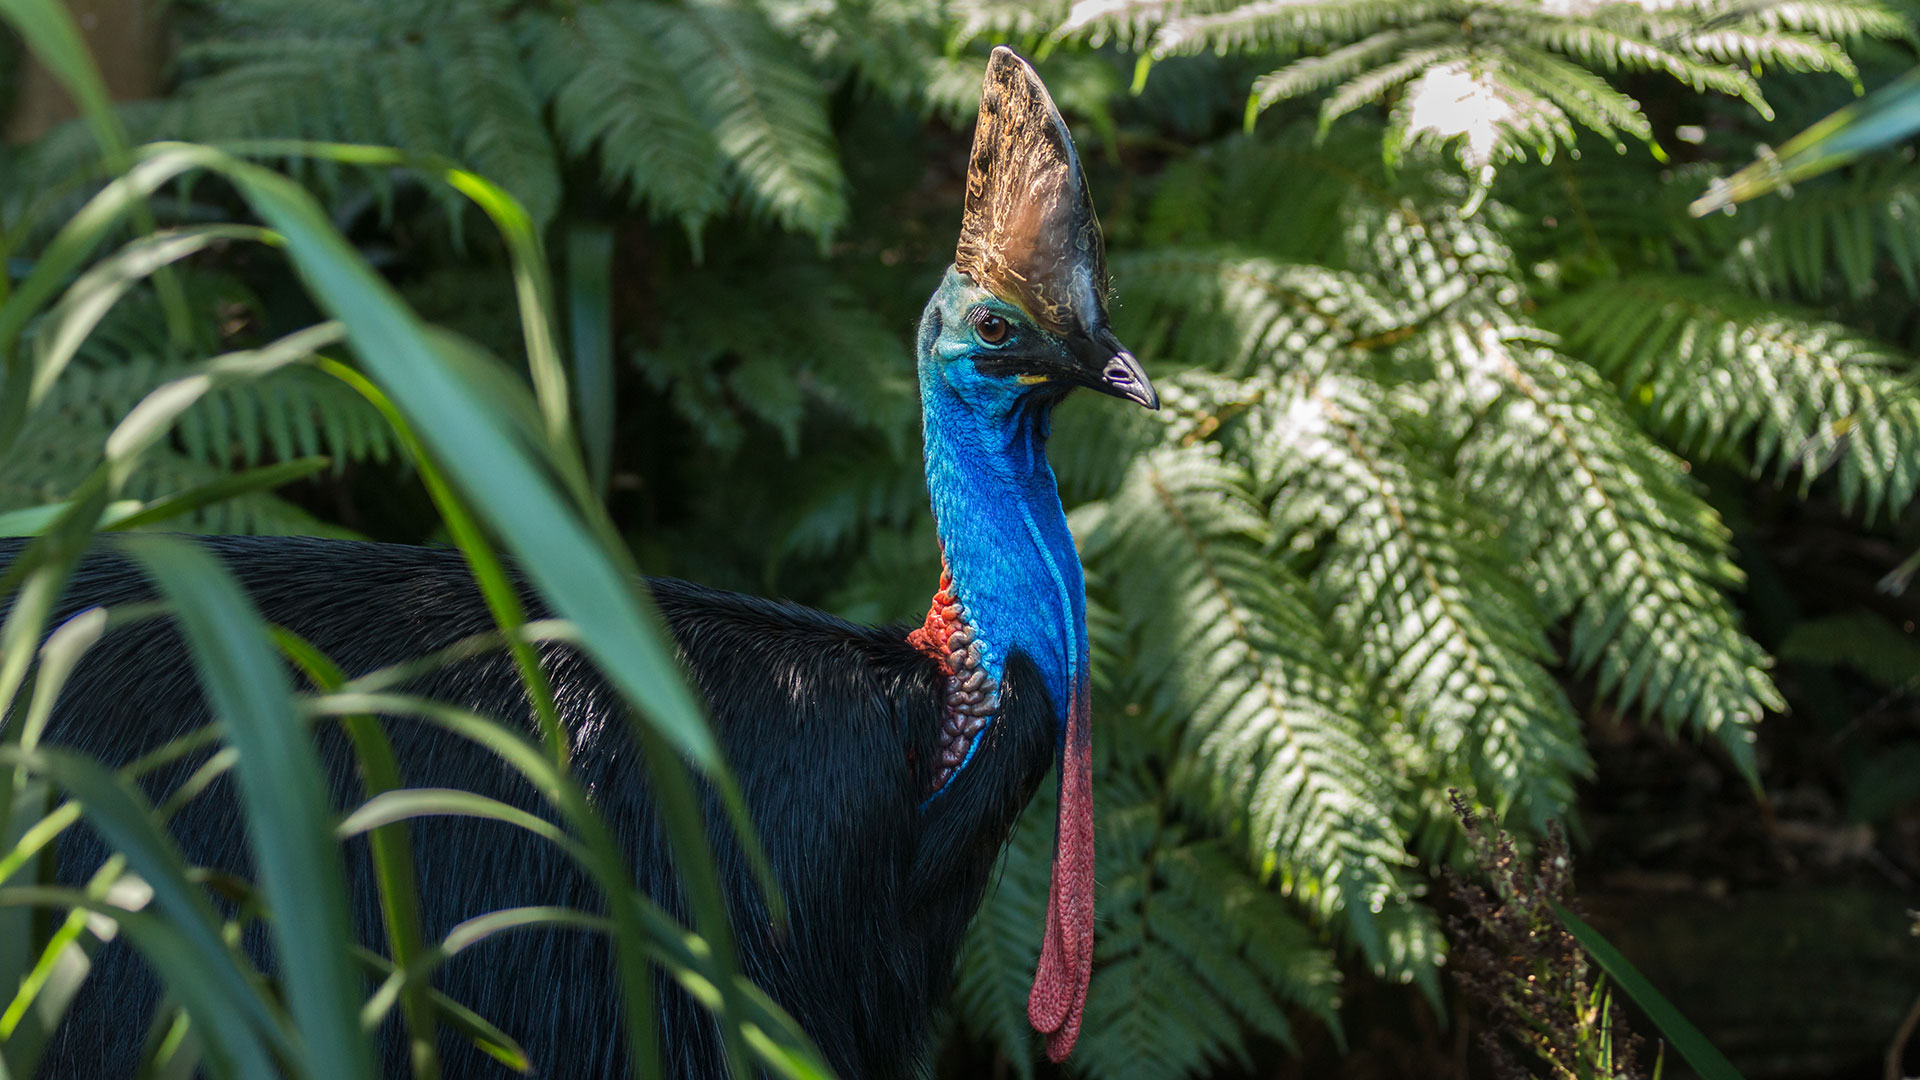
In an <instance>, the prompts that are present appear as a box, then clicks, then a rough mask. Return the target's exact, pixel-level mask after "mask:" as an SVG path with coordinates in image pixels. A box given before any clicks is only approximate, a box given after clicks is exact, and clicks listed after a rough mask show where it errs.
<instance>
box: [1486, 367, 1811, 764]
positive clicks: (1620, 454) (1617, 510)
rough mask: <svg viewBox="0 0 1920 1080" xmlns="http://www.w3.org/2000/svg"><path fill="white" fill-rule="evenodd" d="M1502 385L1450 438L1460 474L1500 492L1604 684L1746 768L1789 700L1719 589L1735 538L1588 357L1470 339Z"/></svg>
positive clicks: (1576, 653) (1534, 565)
mask: <svg viewBox="0 0 1920 1080" xmlns="http://www.w3.org/2000/svg"><path fill="white" fill-rule="evenodd" d="M1481 347H1482V349H1483V350H1484V352H1485V353H1486V357H1485V363H1486V364H1487V365H1488V366H1490V367H1492V368H1493V369H1494V370H1496V371H1497V372H1498V377H1499V378H1500V380H1501V381H1502V382H1503V383H1504V384H1505V386H1506V387H1507V392H1508V399H1507V400H1506V402H1505V403H1504V407H1502V408H1500V409H1498V410H1496V411H1495V412H1494V413H1492V414H1491V415H1490V416H1489V417H1488V418H1487V419H1486V420H1485V421H1483V422H1482V423H1481V424H1479V425H1478V426H1477V427H1476V429H1475V433H1474V437H1473V438H1471V439H1470V440H1469V441H1468V443H1467V445H1466V446H1465V447H1464V448H1463V450H1462V453H1461V476H1460V482H1461V485H1462V486H1463V487H1465V488H1467V489H1469V490H1475V491H1483V492H1497V493H1499V496H1498V501H1499V502H1500V503H1501V504H1502V506H1503V509H1502V522H1501V524H1502V529H1503V532H1504V534H1505V536H1506V537H1507V540H1508V543H1509V544H1510V545H1511V547H1512V550H1513V551H1514V552H1515V554H1516V556H1517V557H1518V559H1519V564H1520V565H1521V566H1523V567H1525V573H1526V576H1527V578H1528V580H1529V582H1530V583H1531V584H1532V585H1533V587H1534V589H1535V591H1536V592H1537V593H1538V595H1539V596H1540V597H1541V599H1542V603H1543V604H1544V605H1545V606H1546V607H1547V609H1548V612H1549V613H1550V614H1551V615H1553V616H1554V617H1556V618H1557V617H1561V616H1565V615H1571V617H1572V633H1571V641H1570V646H1569V657H1568V659H1569V661H1570V662H1571V663H1572V665H1573V666H1574V668H1575V670H1577V671H1581V672H1585V671H1587V670H1590V669H1596V668H1597V670H1598V674H1599V690H1600V693H1602V694H1605V695H1611V696H1613V697H1614V698H1615V699H1616V700H1617V701H1618V702H1619V704H1620V706H1621V707H1622V708H1626V709H1631V708H1635V707H1639V708H1641V709H1643V710H1644V711H1646V712H1647V713H1649V714H1651V715H1655V716H1659V717H1660V718H1661V719H1663V720H1664V721H1665V722H1666V724H1667V726H1668V727H1669V728H1670V729H1672V728H1677V727H1678V726H1680V725H1681V724H1689V725H1691V726H1692V727H1693V728H1694V729H1695V730H1697V731H1699V732H1701V733H1703V734H1710V735H1712V736H1714V737H1715V738H1717V739H1719V740H1720V742H1722V743H1723V744H1724V745H1725V746H1726V747H1727V749H1728V751H1729V752H1730V753H1731V754H1732V755H1733V756H1734V758H1735V760H1736V761H1739V762H1740V763H1741V764H1742V767H1743V769H1744V770H1745V771H1747V772H1748V773H1749V774H1752V772H1753V770H1754V768H1755V766H1754V763H1753V760H1752V757H1753V748H1752V742H1753V727H1754V725H1755V724H1756V723H1758V721H1759V719H1760V716H1761V714H1762V713H1763V712H1765V711H1766V710H1769V709H1773V710H1779V709H1784V708H1785V706H1786V703H1785V701H1784V700H1783V699H1782V698H1781V697H1780V692H1779V691H1778V690H1776V689H1775V688H1774V686H1773V682H1772V680H1771V679H1769V678H1768V676H1767V672H1766V669H1767V667H1768V662H1767V657H1766V654H1765V653H1764V652H1763V651H1762V650H1761V649H1760V647H1759V646H1758V645H1756V644H1755V643H1754V642H1753V640H1752V639H1750V638H1748V637H1747V636H1746V635H1745V634H1744V633H1742V632H1741V630H1740V617H1739V613H1738V612H1736V611H1735V610H1734V608H1733V605H1732V604H1731V603H1730V602H1729V601H1728V598H1727V596H1726V594H1725V592H1724V591H1723V590H1724V589H1725V588H1727V587H1729V586H1731V585H1734V584H1736V583H1738V582H1739V581H1740V577H1741V575H1740V572H1739V570H1738V569H1737V568H1736V567H1735V566H1734V564H1733V561H1732V558H1731V557H1730V552H1729V550H1728V548H1729V541H1730V537H1729V534H1728V532H1727V529H1726V527H1725V526H1724V525H1722V524H1721V523H1720V520H1719V517H1718V516H1717V515H1716V514H1715V513H1714V512H1713V510H1712V509H1711V508H1710V507H1709V506H1708V505H1707V504H1706V502H1705V501H1704V500H1703V499H1702V498H1701V497H1700V493H1699V491H1698V490H1696V489H1695V488H1693V487H1692V486H1690V485H1689V484H1688V483H1687V481H1686V477H1685V474H1684V472H1683V471H1682V465H1681V463H1680V462H1679V461H1678V460H1676V459H1675V458H1674V457H1673V456H1672V455H1670V454H1668V453H1666V452H1665V451H1663V450H1661V449H1660V448H1658V447H1657V446H1655V445H1654V444H1653V443H1652V442H1651V441H1650V440H1649V439H1648V438H1647V437H1646V435H1645V434H1643V433H1642V432H1641V431H1640V430H1639V429H1638V428H1637V427H1635V426H1634V425H1633V423H1632V421H1631V420H1630V419H1629V418H1628V417H1627V415H1626V413H1625V410H1624V409H1622V408H1621V406H1620V405H1619V404H1618V401H1617V398H1616V397H1615V396H1614V395H1613V394H1612V393H1611V392H1610V391H1609V388H1607V387H1606V386H1605V385H1604V384H1603V383H1602V382H1601V380H1600V379H1599V378H1598V377H1597V376H1595V375H1593V374H1592V373H1591V372H1590V371H1588V370H1587V369H1586V368H1585V367H1584V366H1582V365H1580V364H1578V363H1575V362H1572V361H1569V360H1568V359H1567V358H1565V357H1562V356H1560V355H1559V354H1557V353H1555V352H1554V351H1553V350H1551V349H1549V348H1546V347H1544V346H1541V345H1537V344H1532V343H1528V342H1526V341H1524V340H1512V341H1502V340H1498V339H1497V338H1494V337H1493V336H1491V335H1488V336H1487V337H1486V338H1485V339H1483V341H1482V342H1481Z"/></svg>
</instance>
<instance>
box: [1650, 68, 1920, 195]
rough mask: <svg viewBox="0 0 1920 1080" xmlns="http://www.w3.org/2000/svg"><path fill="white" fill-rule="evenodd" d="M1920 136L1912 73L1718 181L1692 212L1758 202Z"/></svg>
mask: <svg viewBox="0 0 1920 1080" xmlns="http://www.w3.org/2000/svg"><path fill="white" fill-rule="evenodd" d="M1916 131H1920V70H1915V71H1910V72H1908V73H1907V74H1905V75H1903V76H1901V77H1900V78H1898V79H1895V80H1894V81H1893V82H1890V83H1888V84H1887V85H1885V86H1883V87H1881V88H1880V89H1878V90H1875V91H1874V92H1873V93H1871V94H1868V95H1867V96H1866V98H1864V99H1863V100H1860V101H1856V102H1854V103H1853V104H1851V105H1848V106H1846V107H1844V108H1842V109H1839V110H1838V111H1836V112H1834V113H1832V114H1831V115H1829V116H1827V117H1825V118H1823V119H1821V120H1819V121H1818V122H1816V123H1815V124H1814V125H1813V126H1812V127H1809V128H1808V129H1807V130H1805V131H1803V132H1801V133H1800V134H1798V135H1795V136H1794V137H1793V138H1791V139H1788V140H1787V141H1786V143H1785V144H1783V145H1782V146H1781V147H1780V149H1779V150H1777V151H1774V152H1773V153H1770V154H1767V155H1766V156H1764V157H1762V158H1761V159H1760V160H1759V161H1756V162H1754V163H1753V164H1751V165H1748V166H1747V167H1745V168H1743V169H1741V170H1740V171H1739V172H1736V173H1734V174H1733V175H1732V176H1729V177H1727V178H1726V180H1724V181H1716V182H1715V183H1714V185H1713V187H1712V188H1710V189H1709V190H1708V191H1707V193H1706V194H1705V195H1702V196H1700V197H1699V198H1698V199H1695V200H1694V201H1693V204H1692V205H1691V206H1689V207H1688V208H1687V210H1688V212H1689V213H1691V214H1693V216H1695V217H1700V216H1702V215H1705V214H1710V213H1712V212H1713V211H1715V210H1719V209H1723V208H1725V207H1729V206H1732V205H1733V204H1735V203H1741V202H1746V201H1747V200H1748V199H1753V198H1758V197H1759V196H1761V195H1765V194H1767V193H1768V192H1770V191H1775V190H1777V189H1779V188H1782V187H1787V186H1789V185H1792V184H1795V183H1798V182H1799V181H1801V180H1808V179H1811V178H1813V177H1815V176H1818V175H1820V174H1821V173H1823V172H1828V171H1830V170H1832V169H1837V168H1839V167H1840V166H1842V165H1845V164H1846V163H1848V162H1850V161H1853V160H1854V159H1856V158H1858V157H1860V156H1861V155H1862V154H1868V153H1872V152H1873V151H1876V150H1883V149H1885V148H1887V147H1889V146H1892V145H1893V144H1895V143H1898V142H1901V141H1904V140H1906V139H1909V138H1912V137H1913V134H1914V133H1915V132H1916Z"/></svg>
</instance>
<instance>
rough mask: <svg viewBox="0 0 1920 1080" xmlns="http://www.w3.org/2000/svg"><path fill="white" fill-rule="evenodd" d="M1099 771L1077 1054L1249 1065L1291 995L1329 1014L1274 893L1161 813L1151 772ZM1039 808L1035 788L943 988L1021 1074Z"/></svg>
mask: <svg viewBox="0 0 1920 1080" xmlns="http://www.w3.org/2000/svg"><path fill="white" fill-rule="evenodd" d="M1137 767H1138V766H1137V765H1135V766H1133V768H1137ZM1102 778H1103V779H1102V786H1101V795H1100V802H1099V804H1098V806H1099V822H1098V830H1099V835H1100V848H1099V852H1098V857H1099V861H1100V866H1099V878H1100V882H1101V886H1102V888H1101V894H1100V907H1099V912H1100V928H1099V934H1098V937H1097V938H1096V942H1097V944H1096V946H1095V948H1096V954H1095V964H1094V976H1093V983H1092V986H1091V987H1090V988H1089V993H1088V998H1087V1019H1086V1025H1085V1026H1084V1027H1083V1028H1082V1029H1081V1035H1080V1042H1079V1045H1078V1047H1077V1048H1076V1049H1075V1051H1074V1063H1075V1066H1076V1068H1078V1069H1080V1070H1084V1071H1086V1072H1087V1073H1089V1074H1090V1075H1094V1076H1101V1077H1143V1078H1145V1077H1154V1078H1177V1077H1183V1076H1195V1075H1204V1074H1205V1072H1206V1071H1207V1069H1208V1068H1209V1066H1211V1065H1213V1064H1215V1063H1224V1062H1234V1061H1238V1062H1241V1063H1243V1064H1244V1063H1246V1062H1247V1056H1246V1055H1247V1039H1248V1035H1249V1034H1250V1033H1257V1034H1259V1035H1262V1036H1264V1037H1267V1038H1271V1039H1274V1040H1276V1041H1279V1042H1282V1043H1288V1044H1291V1042H1292V1024H1291V1021H1290V1019H1289V1016H1288V1010H1290V1009H1291V1010H1298V1011H1300V1012H1304V1013H1306V1014H1308V1015H1312V1016H1314V1017H1316V1018H1318V1019H1319V1020H1320V1021H1321V1022H1325V1023H1332V1022H1334V1009H1335V1006H1336V1005H1337V1002H1338V997H1337V988H1338V975H1337V972H1336V970H1335V968H1334V966H1333V964H1332V962H1331V958H1330V957H1329V956H1328V954H1327V953H1326V952H1325V950H1323V949H1322V948H1320V947H1319V946H1318V945H1317V944H1316V943H1315V942H1314V938H1313V934H1312V932H1311V931H1310V930H1308V929H1307V928H1306V927H1305V926H1304V925H1302V924H1301V923H1299V922H1297V921H1296V920H1294V919H1293V918H1292V917H1291V916H1289V915H1288V913H1287V910H1286V907H1285V905H1284V903H1283V902H1282V901H1281V900H1280V898H1279V897H1278V896H1276V895H1275V894H1274V893H1272V892H1271V891H1269V890H1268V889H1265V888H1263V887H1262V886H1261V885H1260V884H1258V883H1257V882H1256V881H1255V880H1254V879H1252V878H1251V877H1250V876H1249V875H1248V873H1247V871H1246V869H1245V868H1244V864H1243V863H1242V862H1241V861H1240V860H1239V859H1236V858H1233V857H1231V856H1230V855H1229V854H1228V853H1227V852H1226V851H1224V850H1222V848H1221V847H1220V845H1219V844H1218V842H1217V841H1213V840H1208V839H1205V838H1204V836H1196V835H1194V833H1193V832H1192V831H1191V830H1190V829H1189V828H1187V827H1185V826H1183V825H1182V824H1181V823H1180V822H1179V821H1178V819H1177V818H1175V817H1173V816H1172V815H1171V814H1170V812H1169V808H1168V807H1167V805H1166V804H1165V802H1164V797H1163V796H1162V795H1159V794H1157V792H1156V788H1157V786H1158V785H1157V784H1156V783H1154V782H1153V781H1151V780H1148V779H1146V778H1144V777H1139V776H1135V775H1130V774H1129V772H1128V771H1127V770H1125V769H1121V770H1115V769H1111V768H1109V769H1104V770H1103V771H1102ZM1052 809H1053V808H1052V799H1051V797H1050V796H1048V795H1045V794H1043V795H1042V796H1041V797H1040V798H1037V799H1035V800H1034V804H1033V805H1032V806H1031V807H1029V808H1028V812H1027V814H1026V815H1025V817H1024V818H1023V819H1022V824H1021V826H1020V827H1019V829H1018V830H1017V831H1016V832H1015V834H1014V839H1013V842H1012V844H1011V845H1010V846H1009V848H1008V851H1007V854H1006V856H1005V860H1004V867H1003V870H1002V876H1001V880H1000V885H999V887H998V888H997V889H996V890H994V891H993V892H992V893H991V894H990V895H989V896H988V898H987V901H986V904H985V905H983V907H982V914H981V917H979V918H977V919H976V920H975V921H974V925H973V930H972V932H971V934H970V936H969V941H968V947H967V949H966V951H965V953H964V954H963V960H962V962H961V966H960V973H959V979H958V981H957V983H956V987H955V994H954V999H955V1005H956V1007H957V1009H958V1011H959V1013H960V1015H961V1017H962V1018H963V1021H964V1022H965V1023H966V1024H967V1025H968V1026H969V1027H970V1028H971V1029H972V1030H974V1031H975V1032H976V1033H977V1034H979V1035H980V1036H982V1037H983V1038H985V1039H987V1040H988V1041H989V1043H990V1044H991V1045H993V1046H995V1047H996V1048H997V1049H998V1050H999V1051H1000V1053H1001V1054H1002V1055H1004V1057H1005V1059H1006V1060H1007V1061H1008V1063H1009V1064H1010V1065H1011V1066H1012V1068H1013V1070H1014V1071H1015V1072H1016V1073H1017V1074H1018V1075H1020V1076H1025V1077H1031V1076H1032V1075H1033V1071H1032V1069H1033V1066H1032V1060H1033V1054H1032V1053H1031V1052H1030V1050H1029V1048H1028V1040H1029V1039H1030V1037H1031V1033H1030V1032H1029V1031H1028V1029H1027V1022H1026V995H1027V987H1028V984H1029V982H1030V981H1031V979H1032V975H1033V960H1034V955H1035V947H1034V941H1033V934H1032V931H1031V928H1032V927H1034V926H1037V925H1039V922H1040V919H1041V915H1042V912H1043V909H1044V906H1045V902H1044V897H1045V895H1046V880H1047V867H1048V865H1049V864H1050V862H1051V859H1052V855H1053V846H1052V845H1053V839H1052V836H1053V833H1052V829H1051V828H1050V827H1049V825H1048V822H1049V821H1050V820H1051V815H1052Z"/></svg>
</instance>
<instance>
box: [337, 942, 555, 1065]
mask: <svg viewBox="0 0 1920 1080" xmlns="http://www.w3.org/2000/svg"><path fill="white" fill-rule="evenodd" d="M353 955H354V958H355V959H356V960H359V961H360V964H361V966H362V967H365V968H366V969H367V971H369V972H370V973H372V974H373V976H374V977H375V978H377V979H380V980H382V989H385V985H384V984H385V980H388V979H390V978H392V976H393V973H394V972H395V971H396V970H398V969H397V968H396V967H395V966H394V963H393V961H391V960H389V959H387V958H386V957H384V956H381V955H380V954H379V953H376V952H374V951H372V950H370V949H366V948H356V949H354V951H353ZM376 996H377V995H376ZM427 1000H428V1003H429V1004H430V1005H431V1006H432V1008H433V1011H434V1015H435V1016H436V1017H437V1018H439V1019H440V1020H443V1021H445V1022H446V1025H447V1026H448V1027H450V1028H452V1029H453V1030H455V1031H457V1032H459V1033H460V1034H462V1035H464V1036H466V1038H467V1040H468V1041H469V1042H471V1043H473V1044H474V1045H475V1046H477V1047H479V1048H480V1049H481V1051H482V1052H484V1053H485V1054H486V1055H487V1056H488V1057H490V1058H493V1059H494V1060H495V1061H498V1062H500V1063H501V1064H502V1065H505V1066H506V1067H507V1068H509V1069H512V1070H513V1071H514V1072H517V1073H527V1072H531V1071H533V1063H532V1061H531V1059H529V1058H528V1057H527V1051H526V1049H525V1048H524V1047H522V1046H521V1045H520V1044H519V1043H518V1042H516V1041H514V1039H513V1037H512V1036H510V1035H508V1034H507V1033H506V1032H504V1031H501V1030H500V1029H499V1028H497V1027H494V1026H493V1024H491V1023H490V1022H488V1020H487V1018H486V1017H484V1016H481V1015H480V1014H479V1013H477V1012H474V1011H473V1010H472V1009H469V1008H467V1007H466V1006H465V1005H462V1004H460V1003H459V1002H458V1001H455V1000H454V999H452V998H450V997H448V996H447V995H445V994H443V993H441V992H440V991H438V990H429V991H428V993H427ZM373 1005H374V1002H373V1000H372V999H369V1000H368V1002H367V1005H366V1007H365V1008H363V1009H362V1010H361V1014H360V1016H361V1022H362V1023H365V1022H366V1021H367V1020H368V1018H369V1016H368V1014H369V1011H370V1010H372V1008H373ZM375 1022H376V1023H377V1019H376V1021H375Z"/></svg>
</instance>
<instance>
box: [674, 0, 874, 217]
mask: <svg viewBox="0 0 1920 1080" xmlns="http://www.w3.org/2000/svg"><path fill="white" fill-rule="evenodd" d="M671 10H672V15H671V17H669V18H668V19H667V20H666V26H665V32H664V36H663V38H662V40H661V45H662V47H663V52H665V54H666V57H667V61H668V63H669V64H671V65H672V66H673V67H674V68H675V70H676V71H677V72H678V73H679V76H680V80H681V82H682V84H684V85H685V86H686V88H687V94H688V97H689V99H690V101H691V102H692V105H693V108H694V111H695V113H696V115H698V116H700V117H701V118H702V119H703V120H704V121H705V122H706V125H707V127H708V129H709V130H710V131H711V132H712V133H713V139H714V142H715V143H716V144H718V146H719V147H720V153H721V155H722V156H723V157H724V158H725V159H726V161H727V163H728V164H729V165H730V166H731V167H732V171H733V173H734V175H736V176H737V177H738V178H739V180H740V189H741V193H742V194H743V195H744V196H745V197H746V201H747V204H748V205H749V206H750V207H752V208H753V209H755V210H757V211H759V212H761V213H763V214H765V215H766V216H767V217H770V218H772V219H773V220H774V221H777V222H779V223H780V224H781V225H782V226H784V227H786V228H789V229H793V230H796V231H801V232H808V233H812V234H813V235H815V236H816V237H818V238H819V239H820V241H821V243H822V245H823V246H824V244H825V243H826V240H827V238H828V237H829V236H831V235H832V233H833V231H834V230H835V229H836V228H838V227H839V226H840V225H841V223H842V222H843V221H845V220H846V216H847V195H846V178H845V177H844V176H843V175H842V174H841V171H840V155H839V148H838V146H837V145H836V144H835V142H834V138H833V130H832V128H831V126H830V125H829V124H828V122H827V103H826V95H825V93H824V92H823V91H822V89H821V86H820V83H819V80H817V79H815V78H814V76H813V73H812V72H810V71H808V70H806V68H805V67H804V66H802V65H801V64H800V63H799V62H798V58H797V57H796V56H795V55H793V51H792V48H791V46H790V45H789V44H788V43H787V42H786V41H785V40H783V39H781V38H780V37H779V35H777V34H775V33H774V32H773V29H772V28H771V27H770V26H768V25H767V21H766V17H765V16H764V15H762V14H761V13H760V12H759V11H758V10H757V9H755V8H753V7H751V6H750V5H747V4H734V3H720V2H714V0H708V2H703V3H698V4H690V5H688V6H687V7H685V8H677V9H671Z"/></svg>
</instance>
